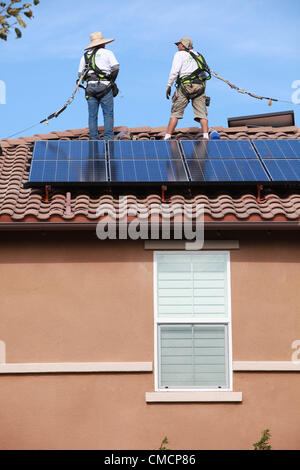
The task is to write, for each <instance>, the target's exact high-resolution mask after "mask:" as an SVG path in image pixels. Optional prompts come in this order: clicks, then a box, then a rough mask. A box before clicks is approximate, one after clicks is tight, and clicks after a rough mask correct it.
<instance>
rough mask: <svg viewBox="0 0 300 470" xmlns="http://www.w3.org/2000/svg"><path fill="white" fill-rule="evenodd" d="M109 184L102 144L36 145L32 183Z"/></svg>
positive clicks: (90, 142) (61, 143)
mask: <svg viewBox="0 0 300 470" xmlns="http://www.w3.org/2000/svg"><path fill="white" fill-rule="evenodd" d="M107 181H108V176H107V163H106V155H105V144H104V142H103V141H40V142H36V143H35V146H34V151H33V156H32V162H31V169H30V174H29V183H43V184H54V183H85V182H87V183H97V182H107Z"/></svg>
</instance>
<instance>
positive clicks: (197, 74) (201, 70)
mask: <svg viewBox="0 0 300 470" xmlns="http://www.w3.org/2000/svg"><path fill="white" fill-rule="evenodd" d="M186 52H188V53H189V54H190V55H191V56H192V58H193V59H194V60H195V61H196V64H197V65H198V68H197V69H196V70H194V71H193V72H192V73H190V74H189V75H184V76H183V77H178V78H177V80H176V84H177V86H178V87H180V86H181V85H184V84H186V83H191V82H194V83H200V84H204V82H206V81H207V80H210V79H211V72H210V68H209V67H208V65H207V63H206V60H205V59H204V57H203V55H202V54H200V53H199V52H198V56H196V54H194V53H193V52H192V51H190V50H188V49H186ZM206 74H208V75H206Z"/></svg>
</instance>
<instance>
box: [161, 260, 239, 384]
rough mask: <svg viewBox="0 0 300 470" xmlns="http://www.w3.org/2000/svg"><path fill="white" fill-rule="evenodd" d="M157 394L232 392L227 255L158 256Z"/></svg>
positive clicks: (228, 264)
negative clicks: (172, 392)
mask: <svg viewBox="0 0 300 470" xmlns="http://www.w3.org/2000/svg"><path fill="white" fill-rule="evenodd" d="M154 256H155V349H156V352H155V354H156V360H155V362H156V390H170V389H171V390H187V389H192V390H202V389H205V390H220V389H221V390H224V389H225V390H231V389H232V380H231V377H232V370H231V362H232V361H231V311H230V259H229V253H228V252H186V251H185V252H168V253H166V252H156V253H155V254H154Z"/></svg>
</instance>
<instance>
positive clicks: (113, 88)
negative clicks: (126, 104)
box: [112, 83, 119, 98]
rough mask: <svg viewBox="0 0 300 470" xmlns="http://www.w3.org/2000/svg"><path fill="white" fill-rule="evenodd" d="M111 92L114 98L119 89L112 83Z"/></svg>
mask: <svg viewBox="0 0 300 470" xmlns="http://www.w3.org/2000/svg"><path fill="white" fill-rule="evenodd" d="M112 92H113V97H114V98H115V97H116V96H117V95H118V94H119V88H118V87H117V84H116V83H114V84H113V86H112Z"/></svg>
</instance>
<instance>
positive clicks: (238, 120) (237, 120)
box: [227, 111, 295, 127]
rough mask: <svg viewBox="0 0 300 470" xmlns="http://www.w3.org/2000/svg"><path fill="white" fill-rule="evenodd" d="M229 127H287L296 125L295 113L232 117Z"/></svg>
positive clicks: (283, 112) (229, 120)
mask: <svg viewBox="0 0 300 470" xmlns="http://www.w3.org/2000/svg"><path fill="white" fill-rule="evenodd" d="M227 121H228V127H242V126H246V127H287V126H294V125H295V116H294V111H281V112H278V113H267V114H253V115H252V116H240V117H231V118H228V119H227Z"/></svg>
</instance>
